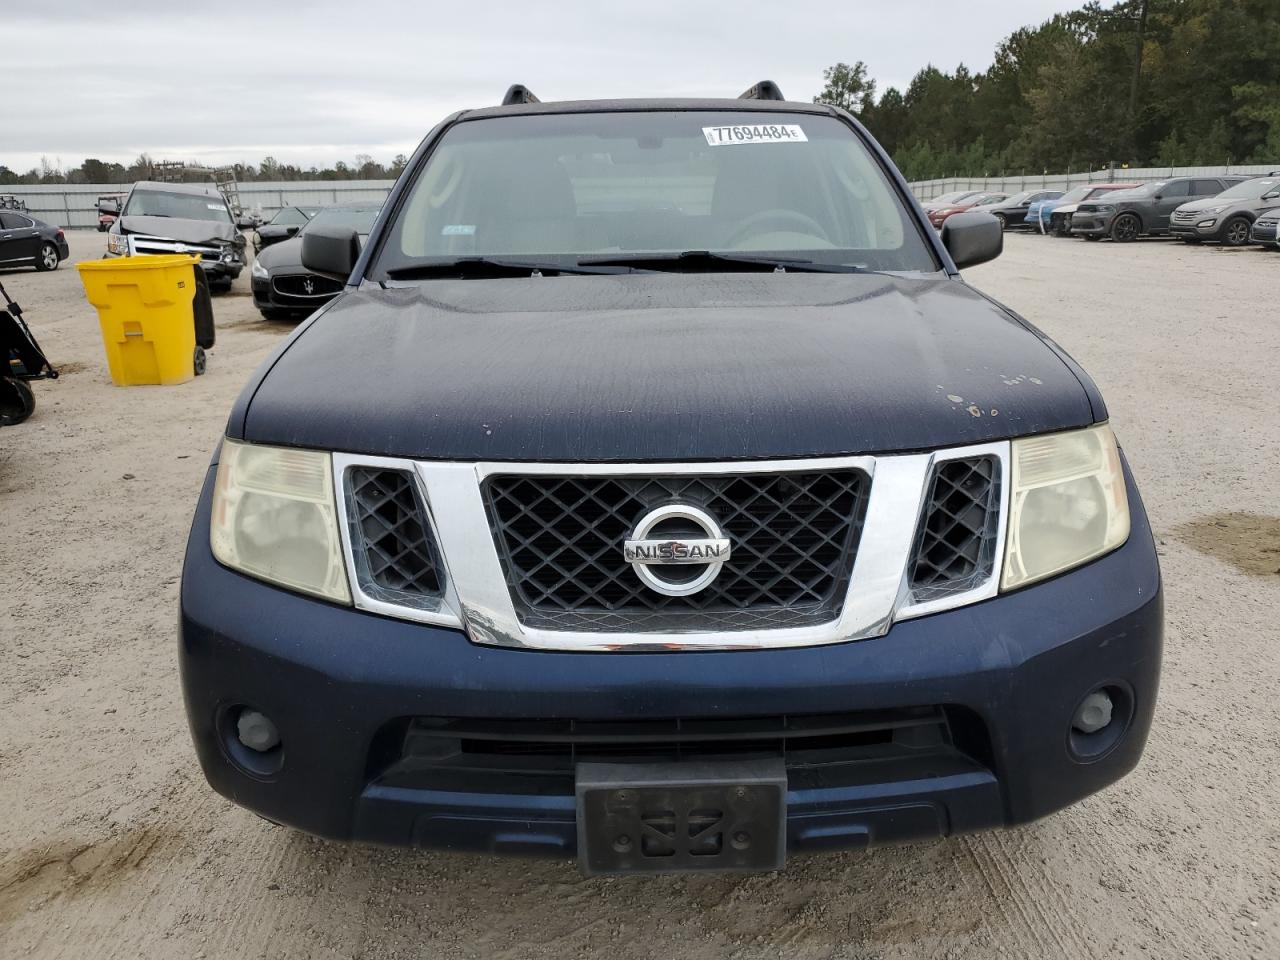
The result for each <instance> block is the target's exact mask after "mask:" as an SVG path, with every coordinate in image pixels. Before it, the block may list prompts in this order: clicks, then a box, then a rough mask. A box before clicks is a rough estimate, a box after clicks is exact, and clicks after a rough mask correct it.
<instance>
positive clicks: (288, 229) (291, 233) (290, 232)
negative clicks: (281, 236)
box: [284, 227, 298, 237]
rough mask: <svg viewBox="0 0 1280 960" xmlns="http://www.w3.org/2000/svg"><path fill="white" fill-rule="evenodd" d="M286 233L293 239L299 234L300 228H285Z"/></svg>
mask: <svg viewBox="0 0 1280 960" xmlns="http://www.w3.org/2000/svg"><path fill="white" fill-rule="evenodd" d="M284 232H285V233H286V234H288V235H289V236H291V237H292V236H293V235H294V234H295V233H297V232H298V228H297V227H285V228H284Z"/></svg>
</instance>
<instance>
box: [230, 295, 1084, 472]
mask: <svg viewBox="0 0 1280 960" xmlns="http://www.w3.org/2000/svg"><path fill="white" fill-rule="evenodd" d="M1090 386H1092V385H1090ZM1101 415H1102V414H1100V416H1101ZM1093 420H1094V411H1093V408H1092V407H1091V405H1090V400H1089V394H1087V393H1086V390H1085V387H1084V385H1082V383H1081V381H1080V380H1079V379H1078V378H1077V377H1076V375H1075V374H1074V373H1073V371H1072V368H1071V367H1069V366H1068V364H1067V361H1065V360H1064V359H1063V358H1062V356H1060V355H1059V353H1058V352H1057V351H1056V348H1055V347H1054V346H1053V345H1052V344H1051V343H1050V342H1049V341H1047V340H1046V339H1045V338H1043V336H1042V335H1039V334H1038V333H1036V332H1034V331H1033V330H1031V329H1030V328H1028V326H1027V325H1025V324H1024V323H1022V322H1020V321H1019V320H1018V319H1017V318H1015V317H1013V316H1012V315H1011V314H1009V313H1008V312H1007V311H1005V310H1003V309H1002V308H1000V307H999V306H997V305H995V304H994V303H992V302H991V301H989V300H987V299H986V298H984V297H983V296H982V295H981V294H979V293H977V292H976V291H975V290H973V289H972V288H970V287H968V286H967V285H966V284H964V283H963V282H962V281H960V280H956V279H949V278H946V277H943V276H938V277H936V278H928V279H903V278H898V277H890V276H880V275H872V274H868V275H815V274H799V273H793V274H774V273H767V274H741V273H737V274H658V275H655V274H627V275H618V276H599V277H584V276H567V277H537V278H517V279H501V280H437V281H431V282H428V283H423V284H419V285H415V286H410V287H401V288H391V289H382V288H380V287H377V286H374V285H366V286H365V287H364V288H363V289H361V290H358V291H349V292H347V293H346V294H344V295H341V296H339V297H338V298H336V299H335V300H333V301H331V303H330V305H329V307H328V308H327V309H325V310H322V311H320V312H319V313H317V314H316V315H315V316H314V317H313V318H312V319H311V320H310V321H308V322H307V323H305V324H303V326H301V327H300V328H299V329H298V330H297V331H295V333H294V334H293V336H292V337H291V338H290V340H289V341H287V342H286V343H285V344H284V345H282V347H281V348H280V350H279V351H278V352H277V354H276V355H275V357H273V358H272V359H270V360H268V361H267V363H266V364H264V366H263V368H262V369H261V370H260V371H259V373H258V375H257V376H256V377H255V378H254V380H253V381H252V382H251V383H250V385H249V386H248V387H247V388H246V391H245V393H244V394H243V395H242V396H241V399H240V401H239V402H238V403H237V405H236V409H235V410H234V411H233V413H232V418H231V422H230V423H229V425H228V434H229V435H230V436H232V437H233V438H242V439H246V440H249V441H254V442H261V443H272V444H283V445H294V446H302V447H314V448H320V449H328V450H340V451H350V452H359V453H367V454H382V455H388V456H405V457H418V458H437V459H446V460H530V461H534V460H540V461H624V462H625V461H646V460H648V461H662V460H670V461H676V460H722V459H759V458H786V457H812V456H821V455H836V454H852V453H873V452H885V451H906V450H923V449H928V448H933V447H941V446H957V445H963V444H971V443H979V442H984V441H992V440H998V439H1005V438H1009V437H1013V436H1018V435H1022V434H1030V433H1041V432H1046V431H1052V430H1062V429H1066V428H1070V427H1079V426H1084V425H1087V424H1089V423H1092V422H1093Z"/></svg>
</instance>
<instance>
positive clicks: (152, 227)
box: [120, 217, 244, 243]
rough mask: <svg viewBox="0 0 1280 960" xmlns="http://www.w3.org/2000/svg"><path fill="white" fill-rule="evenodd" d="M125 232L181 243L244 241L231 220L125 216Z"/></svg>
mask: <svg viewBox="0 0 1280 960" xmlns="http://www.w3.org/2000/svg"><path fill="white" fill-rule="evenodd" d="M120 227H121V229H122V230H123V231H124V232H125V233H142V234H145V235H147V236H149V237H164V238H166V239H169V240H177V241H178V242H179V243H210V242H212V241H214V240H222V241H224V242H227V243H237V242H239V243H244V237H243V236H241V234H240V231H239V230H237V229H236V225H235V224H234V223H232V222H231V221H229V220H228V221H227V222H226V223H218V222H216V221H214V220H181V219H179V218H177V217H125V218H124V219H123V220H121V221H120Z"/></svg>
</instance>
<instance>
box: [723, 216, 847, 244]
mask: <svg viewBox="0 0 1280 960" xmlns="http://www.w3.org/2000/svg"><path fill="white" fill-rule="evenodd" d="M797 227H798V228H799V229H796V228H797ZM779 231H792V232H795V233H805V234H809V235H810V236H813V237H818V238H820V239H822V240H823V241H824V242H826V243H830V242H831V238H830V237H828V236H827V231H826V230H824V229H822V224H820V223H818V221H817V220H815V219H813V217H809V216H806V215H805V214H803V213H800V212H799V211H797V210H783V209H781V208H778V209H774V210H761V211H759V212H758V213H753V214H751V216H749V217H747V218H746V219H745V220H743V221H742V223H740V224H738V229H737V230H735V231H733V236H731V237H730V238H729V240H728V242H727V243H726V244H725V246H727V247H737V246H738V244H740V243H741V242H742V241H743V240H746V239H747V238H748V237H752V236H755V235H756V234H761V233H773V232H779Z"/></svg>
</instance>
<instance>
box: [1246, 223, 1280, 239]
mask: <svg viewBox="0 0 1280 960" xmlns="http://www.w3.org/2000/svg"><path fill="white" fill-rule="evenodd" d="M1278 228H1280V224H1275V223H1262V222H1260V221H1254V224H1253V229H1252V230H1251V231H1250V232H1249V241H1250V242H1251V243H1265V244H1274V243H1276V242H1277V241H1280V235H1278V234H1280V229H1278Z"/></svg>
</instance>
